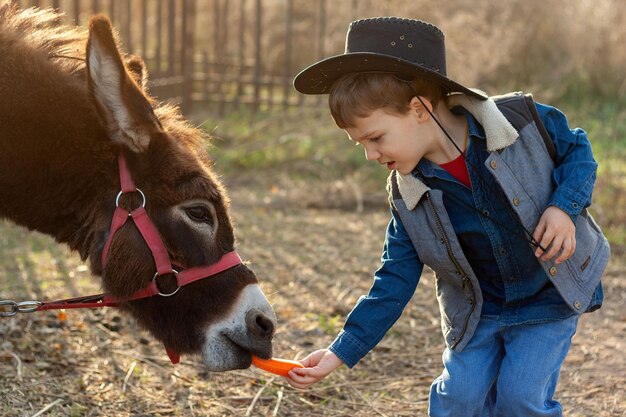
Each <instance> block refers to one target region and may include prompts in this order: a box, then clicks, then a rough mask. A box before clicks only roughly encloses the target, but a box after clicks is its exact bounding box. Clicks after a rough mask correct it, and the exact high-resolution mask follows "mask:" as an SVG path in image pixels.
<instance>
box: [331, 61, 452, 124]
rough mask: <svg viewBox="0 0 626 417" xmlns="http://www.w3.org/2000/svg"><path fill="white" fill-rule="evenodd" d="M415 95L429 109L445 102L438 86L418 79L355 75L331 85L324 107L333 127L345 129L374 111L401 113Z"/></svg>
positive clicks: (405, 109) (368, 74)
mask: <svg viewBox="0 0 626 417" xmlns="http://www.w3.org/2000/svg"><path fill="white" fill-rule="evenodd" d="M416 95H420V96H423V97H426V98H428V99H429V100H430V101H431V103H432V105H433V108H436V107H437V104H438V103H439V102H440V101H441V100H442V99H445V95H444V93H443V90H442V89H441V87H440V86H439V85H437V84H436V83H433V82H428V81H425V80H422V79H420V78H416V79H414V80H411V81H404V80H401V79H399V78H398V77H397V76H396V75H395V74H390V73H367V72H366V73H363V72H355V73H350V74H346V75H344V76H342V77H341V78H339V79H338V80H337V81H335V82H334V83H333V85H332V87H331V89H330V93H329V96H328V104H329V106H330V113H331V115H332V117H333V119H334V120H335V123H336V124H337V126H338V127H339V128H341V129H346V128H349V127H354V122H355V119H356V118H358V117H367V116H369V115H370V114H371V113H372V112H373V111H375V110H378V109H384V110H385V111H387V112H389V113H391V114H405V113H406V112H408V111H409V103H410V102H411V99H412V98H413V97H415V96H416Z"/></svg>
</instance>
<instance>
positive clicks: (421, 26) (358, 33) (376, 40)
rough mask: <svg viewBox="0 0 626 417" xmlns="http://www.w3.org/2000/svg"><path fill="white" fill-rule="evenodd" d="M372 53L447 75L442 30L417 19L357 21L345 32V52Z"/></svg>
mask: <svg viewBox="0 0 626 417" xmlns="http://www.w3.org/2000/svg"><path fill="white" fill-rule="evenodd" d="M355 52H356V53H358V52H364V53H373V54H382V55H387V56H389V57H395V58H399V59H402V60H404V61H409V62H412V63H413V64H415V65H416V66H418V67H422V68H425V69H427V70H430V71H434V72H436V73H439V74H440V75H443V76H446V48H445V41H444V35H443V32H442V31H441V30H440V29H439V28H438V27H436V26H434V25H432V24H430V23H427V22H423V21H421V20H415V19H404V18H399V17H376V18H371V19H362V20H356V21H354V22H352V23H351V24H350V27H349V28H348V33H347V35H346V48H345V53H355Z"/></svg>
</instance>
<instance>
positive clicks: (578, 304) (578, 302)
mask: <svg viewBox="0 0 626 417" xmlns="http://www.w3.org/2000/svg"><path fill="white" fill-rule="evenodd" d="M581 306H582V304H580V301H578V300H576V301H574V307H576V309H577V310H580V307H581Z"/></svg>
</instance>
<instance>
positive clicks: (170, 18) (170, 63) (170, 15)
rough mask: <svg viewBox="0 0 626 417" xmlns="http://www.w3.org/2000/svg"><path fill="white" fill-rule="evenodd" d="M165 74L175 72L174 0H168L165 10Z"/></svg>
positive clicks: (171, 74) (170, 74)
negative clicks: (166, 41)
mask: <svg viewBox="0 0 626 417" xmlns="http://www.w3.org/2000/svg"><path fill="white" fill-rule="evenodd" d="M167 36H168V43H167V74H168V75H169V76H173V75H174V74H175V68H174V65H176V58H175V57H176V54H175V52H174V51H175V50H176V2H175V0H170V1H169V3H168V12H167Z"/></svg>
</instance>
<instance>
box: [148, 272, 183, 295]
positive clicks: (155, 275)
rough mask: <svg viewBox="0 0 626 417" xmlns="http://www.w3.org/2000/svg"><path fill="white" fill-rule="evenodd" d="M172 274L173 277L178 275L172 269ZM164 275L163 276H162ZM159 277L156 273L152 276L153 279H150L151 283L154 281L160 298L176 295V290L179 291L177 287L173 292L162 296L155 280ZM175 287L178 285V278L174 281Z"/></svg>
mask: <svg viewBox="0 0 626 417" xmlns="http://www.w3.org/2000/svg"><path fill="white" fill-rule="evenodd" d="M172 273H173V274H174V275H178V271H177V270H175V269H172ZM163 275H165V274H163ZM158 276H159V272H158V271H157V272H156V274H154V278H152V281H154V285H155V287H156V289H157V293H158V294H159V295H160V296H161V297H171V296H172V295H174V294H176V293H177V292H178V290H180V286H177V287H176V289H175V290H174V292H171V293H169V294H163V293H162V292H161V290H160V289H159V286H158V285H157V284H156V279H157V277H158ZM176 285H178V278H177V279H176Z"/></svg>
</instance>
